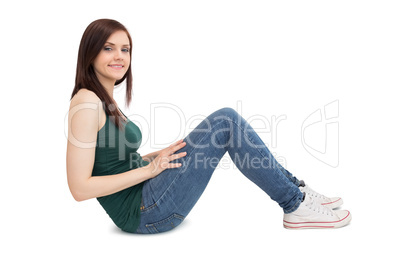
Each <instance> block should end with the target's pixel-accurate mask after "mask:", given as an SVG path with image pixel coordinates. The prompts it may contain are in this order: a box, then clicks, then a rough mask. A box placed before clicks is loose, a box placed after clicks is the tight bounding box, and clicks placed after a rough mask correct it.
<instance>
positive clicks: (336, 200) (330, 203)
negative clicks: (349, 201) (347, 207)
mask: <svg viewBox="0 0 402 268" xmlns="http://www.w3.org/2000/svg"><path fill="white" fill-rule="evenodd" d="M299 189H300V191H302V192H303V193H306V194H307V195H309V196H311V197H312V198H313V199H314V200H315V201H316V202H317V203H319V204H321V205H323V206H327V207H329V208H331V209H334V208H337V207H340V206H341V205H342V204H343V201H342V198H340V197H326V196H325V195H322V194H319V193H317V192H316V191H314V190H313V189H311V188H310V187H309V186H308V185H306V184H304V182H303V181H300V186H299Z"/></svg>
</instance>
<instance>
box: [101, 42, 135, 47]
mask: <svg viewBox="0 0 402 268" xmlns="http://www.w3.org/2000/svg"><path fill="white" fill-rule="evenodd" d="M106 44H111V45H112V46H115V45H116V44H113V43H112V42H108V41H107V42H106ZM123 46H124V47H129V46H130V45H129V44H125V45H123Z"/></svg>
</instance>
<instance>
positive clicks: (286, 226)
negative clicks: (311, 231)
mask: <svg viewBox="0 0 402 268" xmlns="http://www.w3.org/2000/svg"><path fill="white" fill-rule="evenodd" d="M283 226H285V228H334V227H335V226H295V227H293V226H288V225H285V224H284V225H283Z"/></svg>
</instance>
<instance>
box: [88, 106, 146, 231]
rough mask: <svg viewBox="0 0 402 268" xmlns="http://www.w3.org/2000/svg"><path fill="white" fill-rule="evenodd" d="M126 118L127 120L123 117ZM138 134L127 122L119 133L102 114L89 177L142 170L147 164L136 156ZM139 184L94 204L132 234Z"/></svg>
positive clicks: (138, 145)
mask: <svg viewBox="0 0 402 268" xmlns="http://www.w3.org/2000/svg"><path fill="white" fill-rule="evenodd" d="M126 118H127V117H126ZM141 139H142V135H141V131H140V129H139V128H138V126H137V125H135V124H134V123H133V122H132V121H130V120H128V121H127V122H123V129H121V130H120V129H119V128H118V127H116V126H115V124H114V123H113V122H112V121H111V120H110V119H109V116H108V115H107V114H106V123H105V125H104V126H103V127H102V128H101V129H100V130H99V131H98V135H97V140H96V151H95V163H94V167H93V170H92V176H103V175H114V174H119V173H123V172H126V171H129V170H131V169H135V168H138V167H142V166H146V165H148V164H149V163H148V162H147V161H145V160H143V159H142V157H141V155H140V154H139V153H137V150H138V148H139V147H140V144H141ZM142 186H143V183H140V184H137V185H134V186H132V187H129V188H127V189H124V190H122V191H120V192H117V193H114V194H111V195H107V196H103V197H98V198H97V200H98V201H99V203H100V204H101V205H102V207H103V208H104V209H105V211H106V213H107V214H108V215H109V217H110V218H111V219H112V220H113V222H114V223H115V224H116V225H117V226H118V227H119V228H120V229H122V230H123V231H126V232H135V231H136V230H137V228H138V225H139V222H140V206H141V197H142Z"/></svg>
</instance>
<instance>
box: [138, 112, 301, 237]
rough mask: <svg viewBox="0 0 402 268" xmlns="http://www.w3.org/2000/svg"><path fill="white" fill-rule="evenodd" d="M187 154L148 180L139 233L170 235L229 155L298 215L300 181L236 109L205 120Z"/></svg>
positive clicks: (188, 144) (188, 140)
mask: <svg viewBox="0 0 402 268" xmlns="http://www.w3.org/2000/svg"><path fill="white" fill-rule="evenodd" d="M184 141H185V142H186V146H184V147H183V148H182V149H180V150H178V151H177V152H176V153H180V152H182V151H184V152H187V155H186V156H185V157H183V158H180V159H177V160H174V161H172V162H178V163H182V166H181V167H179V168H173V169H166V170H164V171H163V172H162V173H160V174H159V175H158V176H156V177H155V178H152V179H150V180H147V181H146V182H145V183H144V186H143V190H142V205H141V222H140V225H139V227H138V229H137V231H136V232H137V233H159V232H165V231H169V230H171V229H173V228H174V227H176V226H178V225H179V224H180V223H181V222H182V221H183V220H184V218H185V217H186V216H187V215H188V214H189V212H190V211H191V209H192V208H193V207H194V205H195V204H196V203H197V201H198V199H199V198H200V196H201V194H202V193H203V192H204V190H205V188H206V186H207V184H208V182H209V179H210V178H211V176H212V174H213V172H214V170H215V168H216V167H217V165H218V163H219V160H220V159H221V158H222V157H223V155H224V154H225V153H226V152H228V153H229V155H230V157H231V159H232V161H233V162H234V164H235V165H236V167H237V168H238V169H239V170H240V171H241V172H242V173H243V174H244V175H245V176H246V177H247V178H248V179H250V180H251V181H252V182H254V183H255V184H256V185H257V186H259V187H260V188H261V189H262V190H263V191H264V192H266V193H267V194H268V195H269V196H270V197H271V199H273V200H274V201H276V202H277V203H278V204H279V206H281V207H282V208H283V210H284V212H285V213H291V212H293V211H295V210H296V209H297V208H298V207H299V205H300V203H301V202H302V199H303V194H302V193H301V191H300V190H299V188H298V186H299V181H298V180H297V178H296V177H294V176H293V175H292V174H291V173H290V172H289V171H287V170H286V169H285V168H283V167H282V166H281V165H280V164H279V163H278V162H277V161H276V160H275V159H274V157H273V156H272V154H271V153H270V151H269V150H268V148H267V147H266V145H265V144H264V142H263V141H262V140H261V138H260V137H259V136H258V135H257V133H256V132H255V131H254V130H253V128H252V127H251V126H250V125H249V124H248V123H247V122H246V120H245V119H244V118H243V117H241V116H240V115H239V114H238V113H237V112H236V111H235V110H234V109H232V108H223V109H220V110H218V111H216V112H214V113H212V114H211V115H209V116H208V117H207V118H206V119H204V120H203V121H202V122H201V123H200V124H199V125H198V126H197V127H196V128H195V129H194V130H193V131H192V132H191V133H190V134H188V135H187V137H186V138H185V139H184Z"/></svg>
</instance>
